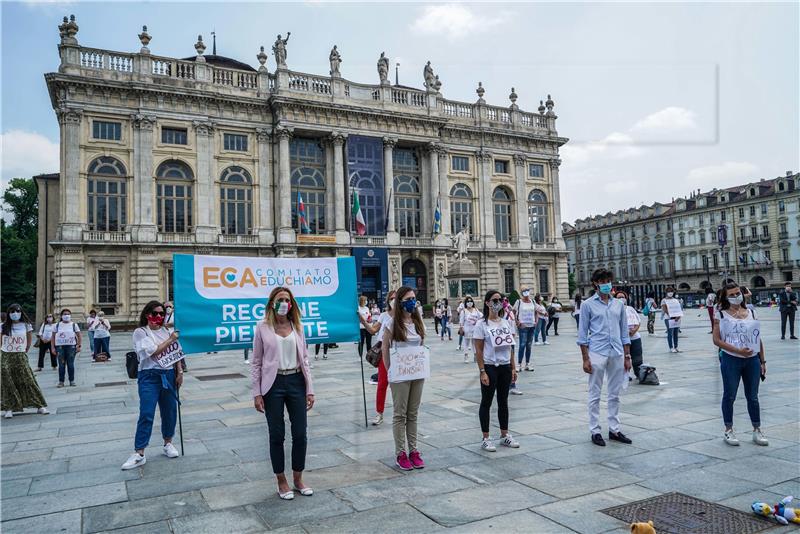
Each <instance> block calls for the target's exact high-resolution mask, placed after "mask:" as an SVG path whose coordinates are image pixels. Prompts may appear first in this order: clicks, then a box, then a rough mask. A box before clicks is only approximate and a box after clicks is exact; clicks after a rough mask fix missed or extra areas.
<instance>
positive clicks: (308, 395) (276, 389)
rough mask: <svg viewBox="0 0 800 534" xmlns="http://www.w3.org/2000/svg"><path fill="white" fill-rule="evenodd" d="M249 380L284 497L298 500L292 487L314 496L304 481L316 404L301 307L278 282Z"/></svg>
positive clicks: (256, 341) (255, 339)
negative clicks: (288, 466)
mask: <svg viewBox="0 0 800 534" xmlns="http://www.w3.org/2000/svg"><path fill="white" fill-rule="evenodd" d="M251 361H252V366H251V368H250V380H251V382H252V385H253V403H254V405H255V408H256V410H258V411H259V412H261V413H266V416H267V427H268V428H269V457H270V460H271V461H272V470H273V472H274V473H275V476H276V477H277V479H278V495H279V496H280V498H281V499H284V500H291V499H294V492H295V491H297V492H299V493H300V494H301V495H304V496H306V497H310V496H311V495H313V494H314V491H313V490H312V489H311V488H309V487H308V486H306V485H305V484H304V483H303V470H304V469H305V464H306V442H307V439H306V425H307V421H306V412H307V411H308V410H310V409H311V407H312V406H314V387H313V385H312V383H311V371H310V368H309V366H308V347H306V340H305V336H304V335H303V327H302V325H301V324H300V309H299V308H298V307H297V302H296V301H295V300H294V296H293V295H292V292H291V291H290V290H289V289H287V288H285V287H276V288H275V289H273V290H272V293H270V295H269V301H267V310H266V313H265V314H264V322H263V323H261V324H259V325H258V327H257V328H256V332H255V335H254V337H253V356H252V358H251ZM284 406H285V407H286V410H287V411H288V412H289V421H291V423H292V471H293V475H294V477H293V478H294V486H293V488H294V490H292V487H290V486H289V483H288V481H287V480H286V475H284V473H283V471H284V467H285V459H284V454H283V441H284V437H285V434H286V431H285V428H284V423H283V413H284Z"/></svg>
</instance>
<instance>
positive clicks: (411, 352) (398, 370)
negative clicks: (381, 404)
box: [389, 346, 431, 383]
mask: <svg viewBox="0 0 800 534" xmlns="http://www.w3.org/2000/svg"><path fill="white" fill-rule="evenodd" d="M430 376H431V354H430V350H429V349H428V347H425V346H418V347H397V348H396V349H393V350H392V351H391V352H390V353H389V382H391V383H397V382H407V381H409V380H419V379H420V378H429V377H430Z"/></svg>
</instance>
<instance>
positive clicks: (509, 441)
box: [500, 434, 519, 449]
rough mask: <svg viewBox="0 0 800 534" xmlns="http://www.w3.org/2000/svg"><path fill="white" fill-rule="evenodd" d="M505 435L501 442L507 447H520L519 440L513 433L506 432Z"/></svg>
mask: <svg viewBox="0 0 800 534" xmlns="http://www.w3.org/2000/svg"><path fill="white" fill-rule="evenodd" d="M502 437H503V441H501V442H500V443H501V444H503V445H505V446H506V447H510V448H512V449H519V442H518V441H516V440H515V439H514V437H513V436H512V435H511V434H506V435H505V436H502Z"/></svg>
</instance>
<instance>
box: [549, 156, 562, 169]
mask: <svg viewBox="0 0 800 534" xmlns="http://www.w3.org/2000/svg"><path fill="white" fill-rule="evenodd" d="M549 163H550V168H551V169H553V170H556V169H558V168H559V167H560V166H561V158H553V159H551V160H550V161H549Z"/></svg>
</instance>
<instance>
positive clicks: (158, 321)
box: [147, 315, 164, 326]
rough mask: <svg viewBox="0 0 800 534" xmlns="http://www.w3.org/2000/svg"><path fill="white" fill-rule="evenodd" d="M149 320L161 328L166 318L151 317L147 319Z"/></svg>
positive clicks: (160, 316)
mask: <svg viewBox="0 0 800 534" xmlns="http://www.w3.org/2000/svg"><path fill="white" fill-rule="evenodd" d="M147 320H148V321H150V322H151V323H153V324H155V325H158V326H161V325H162V324H164V316H163V315H150V316H148V317H147Z"/></svg>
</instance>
